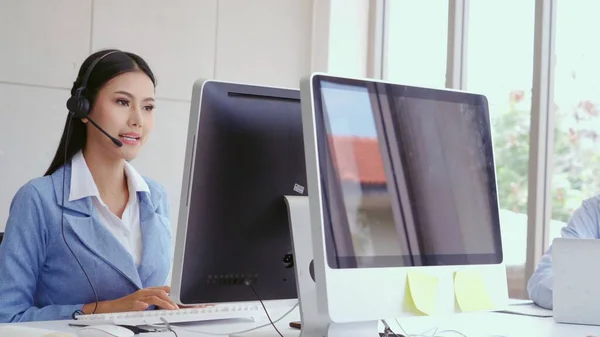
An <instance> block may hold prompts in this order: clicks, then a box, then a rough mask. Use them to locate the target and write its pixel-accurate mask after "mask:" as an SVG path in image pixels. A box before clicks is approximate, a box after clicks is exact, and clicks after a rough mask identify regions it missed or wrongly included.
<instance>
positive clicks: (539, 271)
mask: <svg viewBox="0 0 600 337" xmlns="http://www.w3.org/2000/svg"><path fill="white" fill-rule="evenodd" d="M598 206H599V201H598V199H597V198H591V199H588V200H585V201H584V202H583V204H582V205H581V207H580V208H578V209H577V210H576V211H575V212H574V213H573V216H572V217H571V219H570V220H569V222H568V223H567V225H566V226H565V227H564V228H563V229H562V231H561V236H562V237H565V238H582V239H597V238H598ZM552 283H553V281H552V246H550V248H549V249H548V250H547V251H546V253H545V254H544V255H543V256H542V259H541V260H540V263H539V265H538V266H537V268H536V270H535V272H534V273H533V275H531V278H530V279H529V281H528V283H527V292H528V293H529V298H530V299H531V300H532V301H533V302H535V303H536V304H537V305H539V306H540V307H543V308H546V309H552Z"/></svg>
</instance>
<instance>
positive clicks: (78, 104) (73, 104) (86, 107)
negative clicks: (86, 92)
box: [67, 96, 90, 119]
mask: <svg viewBox="0 0 600 337" xmlns="http://www.w3.org/2000/svg"><path fill="white" fill-rule="evenodd" d="M67 109H69V111H70V112H71V113H72V114H73V115H74V116H75V117H76V118H80V119H83V118H86V117H87V115H88V113H90V101H89V100H88V99H87V98H85V97H83V96H79V97H77V96H71V97H70V98H69V99H68V100H67Z"/></svg>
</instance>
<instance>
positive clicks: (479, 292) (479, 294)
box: [454, 270, 493, 312]
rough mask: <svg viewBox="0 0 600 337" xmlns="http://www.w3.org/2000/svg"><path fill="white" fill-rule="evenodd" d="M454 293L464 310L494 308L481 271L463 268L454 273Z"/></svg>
mask: <svg viewBox="0 0 600 337" xmlns="http://www.w3.org/2000/svg"><path fill="white" fill-rule="evenodd" d="M454 295H455V296H456V303H457V304H458V307H459V308H460V310H461V311H463V312H468V311H484V310H490V309H492V308H493V305H492V300H491V299H490V295H489V294H488V292H487V290H486V288H485V283H484V282H483V277H482V276H481V273H479V272H478V271H475V270H462V271H457V272H455V273H454Z"/></svg>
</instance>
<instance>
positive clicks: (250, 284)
mask: <svg viewBox="0 0 600 337" xmlns="http://www.w3.org/2000/svg"><path fill="white" fill-rule="evenodd" d="M244 284H246V285H247V286H249V287H250V289H251V290H252V292H253V293H254V295H255V296H256V298H257V299H258V301H259V302H260V305H262V307H263V310H264V311H265V314H267V318H268V319H269V322H271V325H273V329H275V331H277V333H278V334H279V336H281V337H283V334H282V333H281V332H280V331H279V329H277V327H276V326H275V323H273V320H272V319H271V315H269V312H268V311H267V307H265V304H264V303H263V301H262V299H261V298H260V296H259V295H258V293H257V292H256V289H254V286H252V282H250V281H248V280H246V281H245V282H244Z"/></svg>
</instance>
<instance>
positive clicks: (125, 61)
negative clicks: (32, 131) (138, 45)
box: [44, 49, 156, 175]
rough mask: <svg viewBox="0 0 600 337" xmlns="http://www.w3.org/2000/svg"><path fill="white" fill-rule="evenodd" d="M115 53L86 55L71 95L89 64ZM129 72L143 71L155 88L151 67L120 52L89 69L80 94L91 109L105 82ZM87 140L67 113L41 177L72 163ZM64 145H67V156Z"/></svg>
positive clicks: (82, 126)
mask: <svg viewBox="0 0 600 337" xmlns="http://www.w3.org/2000/svg"><path fill="white" fill-rule="evenodd" d="M114 50H115V49H106V50H101V51H98V52H95V53H93V54H92V55H90V56H88V58H87V59H86V60H85V61H84V62H83V63H82V64H81V68H79V74H78V75H77V79H76V80H75V82H74V83H73V88H72V89H71V95H74V94H75V91H76V90H77V89H78V88H79V87H80V86H81V85H82V83H81V82H82V81H83V77H84V76H85V73H86V72H87V70H88V67H89V66H90V65H91V64H92V62H94V60H96V59H98V58H100V57H101V56H102V55H104V54H106V53H108V52H109V51H114ZM132 71H143V72H144V73H145V74H146V75H148V77H150V79H151V80H152V83H154V86H155V87H156V79H155V78H154V74H153V73H152V70H150V67H149V66H148V64H147V63H146V61H144V59H142V58H141V57H140V56H138V55H136V54H133V53H129V52H123V51H119V52H117V53H112V54H110V55H108V56H106V57H104V58H103V59H102V60H101V61H100V62H98V64H96V66H95V67H94V69H93V70H92V73H91V74H90V77H89V79H88V81H87V86H86V90H85V91H84V92H83V93H82V95H83V96H85V97H86V98H87V99H88V100H89V101H90V108H91V107H93V106H94V102H95V100H96V96H97V94H98V91H99V90H100V89H101V88H102V87H103V86H104V85H105V84H106V83H107V82H108V81H110V80H111V79H113V78H115V77H117V76H118V75H121V74H123V73H127V72H132ZM69 128H70V132H69V135H67V130H69ZM67 136H69V139H67ZM86 139H87V131H86V126H85V124H84V123H83V122H82V121H81V119H79V118H75V117H73V118H71V115H70V114H69V115H67V120H66V122H65V128H64V130H63V134H62V137H61V138H60V144H59V145H58V149H57V150H56V154H55V155H54V159H52V162H51V163H50V167H48V170H47V171H46V173H45V174H44V175H51V174H52V173H54V172H55V171H56V170H57V169H58V168H60V167H61V166H62V165H64V163H69V162H71V159H72V158H73V156H74V155H75V154H76V153H77V152H79V150H82V149H83V148H84V147H85V144H86ZM65 145H67V151H66V153H65ZM65 155H66V157H65Z"/></svg>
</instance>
